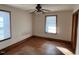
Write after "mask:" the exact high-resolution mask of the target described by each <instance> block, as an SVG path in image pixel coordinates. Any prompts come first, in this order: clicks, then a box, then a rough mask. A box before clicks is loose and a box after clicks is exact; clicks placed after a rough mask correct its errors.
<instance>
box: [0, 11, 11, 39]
mask: <svg viewBox="0 0 79 59" xmlns="http://www.w3.org/2000/svg"><path fill="white" fill-rule="evenodd" d="M7 38H10V14H9V12H5V11H0V40H5V39H7Z"/></svg>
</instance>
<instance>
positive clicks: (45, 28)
mask: <svg viewBox="0 0 79 59" xmlns="http://www.w3.org/2000/svg"><path fill="white" fill-rule="evenodd" d="M48 16H56V33H49V32H46V17H48ZM57 17H58V16H57V15H45V28H44V29H45V30H44V31H45V33H46V34H57V26H58V24H57Z"/></svg>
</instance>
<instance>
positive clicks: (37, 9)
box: [31, 4, 50, 13]
mask: <svg viewBox="0 0 79 59" xmlns="http://www.w3.org/2000/svg"><path fill="white" fill-rule="evenodd" d="M49 11H50V10H47V9H42V6H41V4H37V6H36V8H35V10H34V11H33V12H31V13H45V12H49Z"/></svg>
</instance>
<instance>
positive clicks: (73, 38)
mask: <svg viewBox="0 0 79 59" xmlns="http://www.w3.org/2000/svg"><path fill="white" fill-rule="evenodd" d="M78 12H79V9H78V10H77V11H76V12H74V13H73V15H72V34H71V47H72V51H73V53H75V52H76V44H77V29H78Z"/></svg>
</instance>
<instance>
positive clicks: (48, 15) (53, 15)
mask: <svg viewBox="0 0 79 59" xmlns="http://www.w3.org/2000/svg"><path fill="white" fill-rule="evenodd" d="M78 20H79V5H78V4H0V55H76V54H79V39H78V38H79V33H78V32H79V21H78Z"/></svg>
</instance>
